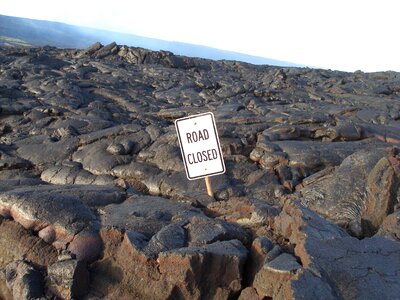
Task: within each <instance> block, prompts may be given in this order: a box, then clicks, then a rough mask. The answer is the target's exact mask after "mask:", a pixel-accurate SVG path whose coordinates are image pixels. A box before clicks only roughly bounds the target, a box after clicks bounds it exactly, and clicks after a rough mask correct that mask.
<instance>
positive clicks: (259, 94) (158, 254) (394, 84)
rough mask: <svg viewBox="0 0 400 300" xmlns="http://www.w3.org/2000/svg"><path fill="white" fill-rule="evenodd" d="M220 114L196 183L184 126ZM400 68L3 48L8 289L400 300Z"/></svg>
mask: <svg viewBox="0 0 400 300" xmlns="http://www.w3.org/2000/svg"><path fill="white" fill-rule="evenodd" d="M207 111H212V112H213V113H214V115H215V119H216V123H217V127H218V133H219V136H220V140H221V147H222V150H223V153H224V158H225V164H226V170H227V171H226V173H225V174H223V175H221V176H216V177H213V178H212V184H213V187H214V197H208V196H207V193H206V191H205V185H204V181H202V180H196V181H188V180H187V179H186V176H185V172H184V169H183V164H182V159H181V154H180V150H179V145H178V141H177V136H176V133H175V128H174V124H173V121H174V120H175V119H177V118H180V117H184V116H188V115H191V114H195V113H202V112H207ZM399 144H400V74H399V73H395V72H379V73H362V72H355V73H345V72H337V71H330V70H317V69H308V68H281V67H272V66H254V65H250V64H246V63H241V62H233V61H210V60H206V59H200V58H188V57H182V56H176V55H173V54H172V53H170V52H165V51H160V52H152V51H149V50H145V49H141V48H129V47H126V46H119V45H116V44H115V43H112V44H109V45H106V46H103V45H101V44H99V43H97V44H95V45H93V46H91V47H90V48H88V49H86V50H82V51H81V50H74V49H56V48H51V47H41V48H0V298H1V299H7V300H8V299H33V298H40V297H42V298H44V299H54V298H55V297H58V298H61V299H71V298H74V299H75V298H80V299H242V300H244V299H246V300H247V299H270V298H273V299H396V298H398V297H399V295H400V241H399V240H400V205H399V202H400V150H399V148H398V147H397V146H398V145H399Z"/></svg>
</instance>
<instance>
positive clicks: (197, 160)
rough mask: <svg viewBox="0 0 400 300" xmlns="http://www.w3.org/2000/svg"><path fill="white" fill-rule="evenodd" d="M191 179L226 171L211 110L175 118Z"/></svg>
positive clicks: (187, 171)
mask: <svg viewBox="0 0 400 300" xmlns="http://www.w3.org/2000/svg"><path fill="white" fill-rule="evenodd" d="M175 127H176V132H177V133H178V140H179V145H180V147H181V152H182V158H183V162H184V165H185V170H186V175H187V177H188V179H189V180H193V179H199V178H203V177H206V176H214V175H218V174H222V173H225V164H224V160H223V157H222V151H221V146H220V143H219V139H218V133H217V128H216V126H215V120H214V115H213V114H212V113H211V112H208V113H203V114H198V115H193V116H189V117H185V118H181V119H177V120H175Z"/></svg>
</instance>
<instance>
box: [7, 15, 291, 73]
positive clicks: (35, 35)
mask: <svg viewBox="0 0 400 300" xmlns="http://www.w3.org/2000/svg"><path fill="white" fill-rule="evenodd" d="M113 41H115V42H116V43H117V44H124V45H127V46H135V47H142V48H146V49H151V50H167V51H171V52H173V53H175V54H179V55H185V56H192V57H203V58H209V59H214V60H219V59H226V60H237V61H245V62H249V63H253V64H267V65H275V66H299V65H296V64H293V63H289V62H284V61H279V60H274V59H269V58H264V57H257V56H251V55H246V54H243V53H237V52H232V51H225V50H219V49H215V48H211V47H205V46H200V45H192V44H186V43H180V42H169V41H164V40H158V39H152V38H146V37H141V36H137V35H133V34H124V33H117V32H111V31H106V30H99V29H92V28H85V27H78V26H72V25H68V24H64V23H58V22H49V21H40V20H32V19H26V18H17V17H10V16H4V15H0V45H6V46H30V45H33V46H44V45H50V46H55V47H59V48H86V47H88V46H89V45H91V44H93V43H95V42H101V43H103V44H108V43H111V42H113Z"/></svg>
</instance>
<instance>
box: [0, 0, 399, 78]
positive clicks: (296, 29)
mask: <svg viewBox="0 0 400 300" xmlns="http://www.w3.org/2000/svg"><path fill="white" fill-rule="evenodd" d="M397 3H399V4H397ZM399 8H400V2H399V1H397V0H376V1H370V0H333V1H332V0H315V1H314V0H275V1H269V0H245V1H235V0H231V1H225V0H203V1H190V0H186V1H184V0H169V1H168V0H141V1H135V0H130V1H129V0H112V1H101V0H97V1H89V0H68V1H56V0H35V1H33V0H0V14H5V15H10V16H19V17H27V18H33V19H42V20H52V21H60V22H64V23H69V24H74V25H83V26H88V27H94V28H101V29H108V30H112V31H119V32H125V33H133V34H137V35H141V36H146V37H153V38H158V39H164V40H169V41H180V42H187V43H192V44H199V45H205V46H210V47H215V48H219V49H224V50H231V51H236V52H242V53H246V54H251V55H256V56H262V57H268V58H272V59H278V60H284V61H289V62H293V63H297V64H302V65H308V66H315V67H321V68H329V69H337V70H344V71H355V70H362V71H380V70H396V71H400V57H399V56H400V17H399V15H400V9H399Z"/></svg>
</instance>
